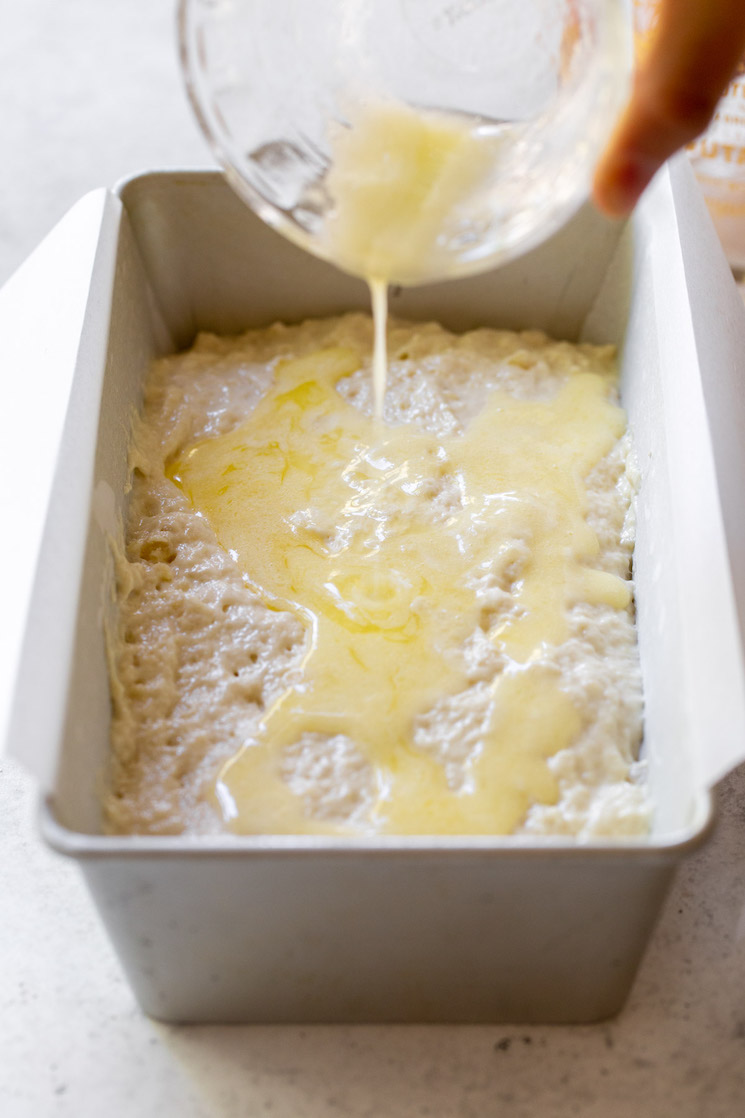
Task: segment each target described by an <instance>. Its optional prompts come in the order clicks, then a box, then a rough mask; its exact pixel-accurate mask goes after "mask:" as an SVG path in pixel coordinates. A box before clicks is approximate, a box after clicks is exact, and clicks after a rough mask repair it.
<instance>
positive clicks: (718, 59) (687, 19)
mask: <svg viewBox="0 0 745 1118" xmlns="http://www.w3.org/2000/svg"><path fill="white" fill-rule="evenodd" d="M744 52H745V0H662V2H661V4H660V11H659V21H658V23H657V26H656V29H655V31H654V32H653V34H652V38H651V41H650V43H649V48H648V50H647V53H646V55H645V57H644V59H643V61H642V62H641V63H640V65H639V68H638V70H637V74H636V77H635V80H634V85H633V89H632V94H631V98H630V101H629V104H628V106H627V107H626V110H625V111H624V113H623V115H622V116H621V119H620V121H619V122H618V125H617V127H616V129H615V131H614V133H613V135H612V137H611V140H610V143H609V145H608V147H607V149H606V151H605V153H604V154H603V156H602V158H601V160H600V162H599V164H598V166H597V169H596V172H595V180H594V183H593V196H594V198H595V201H596V203H597V205H598V206H599V208H600V209H601V210H603V211H604V212H605V213H607V214H610V215H611V216H622V215H625V214H627V213H628V212H629V211H630V210H631V209H632V208H633V206H634V204H635V203H636V201H637V200H638V198H639V196H640V195H641V193H642V191H643V190H644V188H645V187H646V186H647V184H648V183H649V181H650V179H651V178H652V177H653V175H654V174H655V172H656V171H657V170H658V169H659V168H660V167H661V166H662V164H663V163H664V162H665V160H666V159H668V158H669V157H670V156H671V155H672V154H673V153H674V152H675V151H677V150H678V149H679V148H680V147H682V146H683V145H684V144H686V143H688V142H689V141H690V140H693V139H694V138H695V137H696V136H697V135H699V133H700V132H702V131H703V130H704V129H705V128H706V126H707V124H708V123H709V121H710V119H711V117H712V115H713V113H714V110H715V108H716V105H717V102H718V100H719V98H720V97H721V95H722V94H723V93H724V91H725V89H726V88H727V85H728V83H729V81H730V79H731V77H732V75H733V74H734V71H735V69H736V67H737V63H738V62H739V60H740V58H741V56H742V55H743V53H744Z"/></svg>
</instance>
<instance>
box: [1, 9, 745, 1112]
mask: <svg viewBox="0 0 745 1118" xmlns="http://www.w3.org/2000/svg"><path fill="white" fill-rule="evenodd" d="M174 6H175V5H174V3H173V2H172V0H106V2H105V3H97V2H96V0H66V2H65V3H64V4H60V3H58V2H55V0H24V2H23V3H22V4H20V3H11V0H0V27H2V33H1V34H0V105H2V110H1V113H0V151H2V159H0V282H2V281H3V280H4V279H5V278H6V277H7V276H8V275H9V274H10V273H11V272H12V271H13V269H14V268H15V267H16V266H17V265H18V264H19V263H20V262H21V260H22V259H23V258H24V257H25V256H26V255H27V254H28V253H29V252H30V251H31V249H32V248H33V247H34V245H35V244H36V243H37V242H38V241H39V240H40V239H41V237H42V236H43V235H44V234H45V233H46V232H47V230H48V229H49V228H50V227H51V226H52V225H53V224H54V223H55V222H56V221H57V220H58V219H59V218H60V217H61V216H62V215H63V213H64V212H65V211H66V210H67V208H68V207H69V206H70V205H71V204H72V203H73V202H75V201H76V200H77V199H78V198H79V197H80V196H81V195H82V194H84V193H85V192H86V191H87V190H89V189H91V188H92V187H95V186H100V185H108V184H111V183H113V182H115V181H116V180H117V179H118V178H119V177H121V176H122V175H125V174H129V173H131V172H132V171H135V170H139V169H142V168H144V167H148V166H159V167H168V166H207V165H209V157H208V155H207V152H206V150H205V146H204V144H203V142H202V139H201V137H200V136H199V135H198V133H197V130H196V127H195V125H194V124H193V122H192V119H191V116H190V113H189V110H188V108H187V105H186V102H185V98H184V95H183V93H182V89H181V84H180V80H179V78H178V74H177V66H176V58H175V47H174V33H173V18H174V12H173V9H174ZM0 375H2V376H3V377H8V376H12V370H9V369H7V368H5V369H3V370H1V371H0ZM49 375H50V376H51V375H53V370H50V374H49ZM11 427H12V429H13V430H12V431H11ZM12 435H15V438H16V440H17V443H16V445H20V443H19V442H18V440H21V439H25V440H26V442H28V441H29V440H30V439H31V438H32V436H33V431H32V428H31V426H30V424H29V426H28V428H27V430H26V431H25V433H24V427H23V418H22V417H21V418H20V420H19V417H17V416H13V417H12V423H11V422H10V417H8V416H7V415H6V416H4V417H2V415H1V413H0V443H1V444H2V447H3V450H4V452H5V453H8V454H10V461H11V462H13V469H14V470H16V468H17V458H14V457H13V454H12V441H10V442H9V440H11V436H12ZM7 470H8V466H7V465H5V464H3V465H2V466H0V473H2V472H5V473H6V474H7ZM16 538H17V537H14V539H16ZM22 542H23V541H22V540H21V541H19V543H21V544H22ZM4 550H6V551H7V549H4ZM13 554H14V556H19V557H20V558H22V559H23V560H26V559H27V558H28V557H27V556H26V555H25V554H23V552H22V551H21V552H20V553H19V552H18V550H17V549H15V550H14V552H13ZM14 561H15V559H14ZM2 654H3V659H2V662H1V663H0V671H2V673H4V674H5V675H7V673H8V672H9V671H10V670H12V662H13V658H14V654H15V653H14V649H13V648H11V647H8V643H7V640H6V644H5V646H4V647H3V649H2ZM0 713H2V712H0ZM719 805H720V813H719V825H718V828H717V830H716V832H715V834H714V837H713V839H712V840H711V842H710V843H709V844H708V846H707V847H706V848H705V849H704V850H703V851H701V852H700V853H699V854H697V855H696V856H695V857H694V858H693V859H692V860H691V861H690V862H688V863H687V864H686V866H685V867H684V869H683V871H682V872H681V874H680V876H679V878H678V881H677V884H676V886H675V887H674V889H673V892H672V893H671V895H670V897H669V900H668V903H667V905H666V908H665V910H664V913H663V916H662V919H661V921H660V924H659V926H658V928H657V930H656V932H655V935H654V937H653V940H652V943H651V945H650V948H649V951H648V953H647V955H646V958H645V960H644V963H643V965H642V968H641V971H640V973H639V975H638V978H637V981H636V984H635V986H634V989H633V992H632V995H631V998H630V1001H629V1003H628V1005H627V1007H626V1009H625V1010H624V1011H623V1013H622V1014H621V1015H620V1016H619V1017H618V1018H617V1019H616V1020H614V1021H612V1022H609V1023H607V1024H603V1025H598V1026H590V1027H581V1028H579V1027H566V1028H563V1027H551V1028H548V1027H546V1028H521V1027H516V1028H510V1027H505V1026H494V1027H487V1026H474V1027H466V1026H457V1027H450V1026H438V1027H435V1026H428V1027H415V1026H409V1027H360V1026H358V1027H344V1026H335V1027H332V1026H323V1027H320V1026H317V1027H303V1028H300V1027H288V1026H283V1027H279V1026H276V1027H267V1028H263V1027H239V1026H231V1027H224V1028H219V1027H214V1026H211V1027H200V1028H197V1027H188V1028H177V1027H167V1026H162V1025H158V1024H155V1023H153V1022H152V1021H149V1020H148V1019H146V1018H144V1017H143V1016H142V1015H141V1014H140V1012H139V1010H138V1009H137V1007H136V1006H135V1004H134V1001H133V998H132V995H131V994H130V992H129V989H128V987H127V986H126V984H125V982H124V980H123V978H122V975H121V972H120V970H119V966H118V963H117V962H116V959H115V958H114V956H113V953H112V950H111V948H110V947H109V944H108V941H107V940H106V938H105V936H104V933H103V931H102V929H101V927H100V925H99V923H98V920H97V917H96V914H95V912H94V910H93V908H92V905H91V903H90V901H89V899H88V896H87V893H86V892H85V889H84V887H83V884H82V881H81V879H80V877H79V875H78V872H77V869H76V868H75V867H74V866H72V865H69V864H68V863H66V862H64V861H63V860H61V859H59V858H57V857H56V856H54V855H53V854H51V853H50V852H49V851H47V850H46V849H45V848H44V847H43V846H42V844H41V842H40V840H39V839H38V837H37V833H36V829H35V820H34V812H35V792H34V787H33V783H32V781H31V780H30V778H29V777H27V776H26V775H25V774H24V773H23V772H22V771H21V770H20V768H19V767H18V766H17V765H16V764H15V763H14V762H11V761H9V760H7V759H0V851H2V853H1V855H0V1100H2V1102H1V1103H0V1113H2V1114H3V1116H4V1118H5V1116H8V1118H41V1116H45V1115H50V1116H57V1115H59V1116H60V1118H66V1116H70V1118H89V1116H90V1118H93V1116H94V1115H95V1116H96V1118H98V1116H99V1115H100V1114H107V1115H110V1116H111V1118H118V1116H119V1115H122V1116H127V1118H128V1116H130V1115H136V1116H137V1118H149V1116H150V1115H156V1114H157V1115H159V1116H170V1115H178V1116H179V1118H198V1116H199V1118H202V1116H203V1118H215V1116H217V1118H234V1116H235V1118H238V1116H245V1115H251V1116H254V1115H256V1116H258V1115H273V1116H281V1118H327V1116H329V1118H330V1116H333V1115H342V1116H344V1118H363V1116H370V1118H372V1116H375V1118H378V1116H384V1118H414V1116H424V1115H432V1116H442V1118H461V1116H462V1118H485V1116H492V1115H494V1116H499V1118H565V1116H566V1118H569V1116H582V1118H628V1116H630V1115H640V1116H643V1118H739V1116H740V1115H741V1114H743V1112H745V1103H744V1102H743V1099H745V769H741V770H739V771H738V772H736V773H734V774H733V775H732V776H731V777H730V778H728V779H727V780H726V781H725V782H724V784H723V785H722V787H721V789H720V790H719Z"/></svg>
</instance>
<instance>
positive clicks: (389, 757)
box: [169, 346, 630, 834]
mask: <svg viewBox="0 0 745 1118" xmlns="http://www.w3.org/2000/svg"><path fill="white" fill-rule="evenodd" d="M359 366H360V358H359V355H358V353H357V352H356V351H355V350H351V349H346V348H343V347H339V346H336V347H332V348H327V349H324V350H321V351H318V352H315V353H311V354H309V355H307V356H303V357H299V358H295V359H289V360H286V361H283V362H280V363H279V364H278V366H277V368H276V371H275V378H274V383H273V385H272V386H271V388H270V389H269V391H268V392H267V393H266V394H265V395H264V396H263V398H262V399H261V400H260V401H259V402H258V404H257V406H256V407H255V409H254V410H253V411H252V413H251V414H250V415H249V416H248V418H247V419H245V421H244V422H243V423H242V424H240V425H239V426H238V427H236V428H235V429H234V430H231V431H229V432H228V433H227V434H224V435H220V436H218V437H216V438H210V439H207V440H204V441H202V442H199V443H198V444H197V445H195V446H193V447H192V448H191V449H190V450H188V451H187V452H186V453H185V454H184V455H183V456H181V457H179V458H178V459H177V460H175V461H174V462H173V463H172V464H171V467H170V471H169V472H170V476H171V477H172V478H173V479H174V480H175V481H176V482H177V484H178V485H179V486H180V487H181V488H182V489H183V491H184V492H185V493H186V494H187V496H188V498H189V500H190V501H191V503H192V505H193V507H194V509H195V510H196V512H197V513H199V514H200V515H201V516H203V517H205V518H206V520H207V521H208V523H209V524H210V526H211V527H212V529H213V530H214V532H215V534H216V536H217V539H218V540H219V542H220V544H221V545H222V547H223V548H224V549H226V551H228V552H229V553H230V554H231V555H232V556H233V557H234V558H235V559H236V560H237V562H238V563H239V564H240V566H241V568H242V570H243V571H244V573H245V576H246V579H247V581H248V583H249V585H251V587H252V588H253V589H254V590H255V591H256V592H258V593H259V594H260V596H261V597H262V598H263V599H264V601H265V602H266V603H268V604H269V605H270V606H271V607H272V608H273V609H276V610H278V611H280V610H289V611H291V612H293V613H294V614H295V615H296V616H297V617H299V618H300V619H301V620H302V622H303V625H304V626H305V629H306V647H305V654H304V657H303V661H302V667H301V671H300V672H299V674H298V675H297V677H296V678H294V679H292V680H291V682H290V683H288V685H287V687H286V688H285V690H284V691H283V692H282V693H281V694H280V695H279V697H278V698H277V699H276V700H275V701H274V702H273V704H272V705H271V706H270V707H269V708H268V709H267V710H266V711H265V712H264V715H263V718H262V720H261V723H260V725H259V728H258V732H257V733H256V735H255V737H253V738H252V739H251V740H249V741H247V742H246V744H245V745H244V747H243V748H242V749H241V750H240V751H239V752H238V754H237V755H236V756H235V757H233V758H232V759H231V760H230V761H229V762H228V763H227V764H226V765H225V766H224V768H223V770H222V772H221V773H220V775H219V778H218V781H217V787H216V792H217V798H218V800H219V803H220V806H221V809H222V811H223V815H224V817H225V820H226V823H227V825H229V826H230V827H231V828H233V829H235V830H237V831H240V832H256V833H260V832H273V833H302V832H311V833H313V832H325V833H328V832H332V833H333V832H337V833H350V832H351V833H360V832H362V833H366V832H367V833H374V832H392V833H457V834H469V833H486V834H489V833H491V834H500V833H509V832H511V831H513V830H514V829H515V827H516V826H517V825H518V824H519V823H520V822H521V820H522V819H523V818H524V817H525V814H526V812H527V810H528V809H529V807H530V806H531V805H532V804H553V803H555V802H556V800H557V797H558V788H557V781H556V777H555V776H554V774H553V773H552V771H551V768H550V766H549V764H548V763H547V762H548V760H549V758H550V757H551V756H552V755H554V754H556V753H557V752H558V751H561V750H563V749H565V748H567V747H568V746H570V745H571V744H572V742H573V741H574V740H575V739H576V738H577V737H578V735H579V734H580V733H581V731H582V729H583V722H584V715H583V713H582V712H581V711H580V710H579V709H578V708H577V706H576V705H575V703H574V702H573V700H572V697H571V695H570V694H568V693H567V691H566V690H565V689H563V688H562V686H561V679H560V675H559V672H558V671H557V670H556V667H555V665H554V661H553V660H552V657H551V655H550V653H551V651H552V650H553V649H555V647H556V646H558V645H560V644H561V643H562V641H564V640H565V639H566V636H567V616H568V611H569V610H570V609H571V608H572V606H574V605H575V604H576V603H578V602H587V603H590V604H591V605H592V604H603V605H604V606H606V607H609V608H611V609H615V610H619V611H625V610H626V608H627V606H628V604H629V599H630V591H629V583H628V582H627V581H625V580H624V579H622V578H621V577H619V576H617V575H615V574H612V573H608V572H606V571H602V570H598V569H595V566H594V564H595V561H596V560H597V557H598V550H599V548H598V541H597V538H596V536H595V534H594V532H593V531H592V530H591V528H590V527H589V526H588V523H587V520H586V516H585V514H586V496H585V487H584V479H585V478H586V477H587V476H588V474H590V472H591V471H592V470H593V468H595V467H596V466H597V465H598V463H600V462H601V461H602V460H603V459H604V458H605V456H606V455H607V454H608V453H609V451H610V450H611V448H612V447H613V446H614V445H615V444H616V442H617V440H618V439H619V437H620V436H621V435H622V433H623V431H624V427H625V417H624V413H623V411H622V410H621V409H620V408H619V407H617V406H616V405H615V404H613V403H612V402H611V401H610V400H609V398H608V382H607V379H605V378H604V377H602V376H600V375H597V374H595V373H592V372H577V373H575V374H574V375H572V376H570V377H568V378H567V379H566V381H565V382H564V383H563V384H562V385H561V386H560V387H559V388H558V390H557V392H556V394H555V395H554V396H553V398H550V399H538V400H526V399H520V398H516V397H515V395H514V394H511V393H507V392H503V391H499V390H494V391H492V392H491V393H490V394H489V395H488V397H487V399H486V402H485V405H484V406H483V408H482V409H481V411H480V412H479V413H478V414H477V415H476V416H475V417H474V418H472V419H471V421H470V422H469V423H468V425H467V426H466V427H465V430H464V431H463V432H462V433H457V434H451V435H445V436H436V435H435V434H433V433H432V432H429V431H427V430H425V429H422V427H421V426H415V425H412V424H407V423H401V424H399V425H395V426H394V425H388V426H386V427H384V428H381V426H380V425H379V424H378V423H376V422H375V421H374V420H373V419H372V418H370V417H369V416H368V415H365V414H364V413H363V412H362V411H360V410H358V409H357V408H355V407H353V406H352V405H351V404H350V403H349V402H348V401H347V400H346V399H345V398H344V396H343V394H342V392H340V391H339V389H340V387H342V386H343V383H344V381H345V379H346V378H349V377H350V376H352V375H353V374H354V373H355V371H356V370H358V368H359ZM443 479H447V481H448V484H449V486H450V488H451V489H452V490H453V491H454V492H456V493H457V495H458V499H457V501H454V502H453V504H452V508H451V510H450V511H449V514H448V515H447V516H446V517H445V518H444V519H443V518H442V517H433V516H432V510H431V506H430V501H429V499H428V494H430V493H431V492H432V491H433V490H434V489H437V488H438V487H441V486H442V482H443ZM516 538H518V539H521V540H523V541H525V543H526V545H527V548H528V553H529V560H528V562H527V563H525V564H523V565H522V567H521V569H520V570H519V571H513V572H512V577H513V585H512V586H511V592H512V595H513V597H514V599H515V601H516V603H517V609H512V610H511V611H508V612H507V614H506V615H505V616H504V618H503V619H502V620H501V621H497V623H492V622H490V623H489V625H488V626H487V628H488V639H489V641H491V642H492V644H493V645H494V647H495V649H496V650H498V651H499V652H500V654H501V655H502V656H503V657H504V661H505V668H504V670H503V671H501V672H499V673H498V674H497V675H496V676H495V677H494V679H493V680H492V681H491V683H490V684H489V687H490V694H489V704H488V715H487V718H486V722H485V725H484V727H483V733H482V735H481V738H482V740H481V747H480V749H478V750H477V751H476V752H475V754H474V756H473V758H472V759H471V761H470V762H469V765H468V779H467V780H466V781H465V782H462V783H461V784H460V786H459V787H458V788H456V789H454V788H453V787H452V786H451V784H450V783H449V782H448V780H447V777H446V772H445V769H444V768H443V766H442V765H441V764H439V763H438V761H437V760H436V759H434V758H433V757H431V756H430V755H428V754H427V753H426V752H424V751H422V750H420V749H419V748H417V745H416V743H415V740H414V726H415V724H416V722H417V719H419V718H421V717H422V716H426V715H427V713H428V712H430V711H432V710H433V709H435V708H436V706H437V703H438V702H440V701H441V700H442V699H443V697H447V696H454V695H457V694H458V693H460V692H462V691H463V690H464V689H465V688H466V686H467V679H466V667H465V662H464V655H463V649H464V645H465V643H466V642H467V641H468V639H469V637H470V636H471V634H473V632H474V631H475V630H478V629H479V626H480V625H481V627H482V628H484V623H483V618H482V614H483V603H482V601H481V599H480V597H479V594H478V592H477V587H478V584H479V579H480V577H481V576H482V575H483V573H484V572H485V571H487V570H491V569H493V566H494V560H495V556H496V557H497V558H498V557H499V555H500V550H501V551H504V552H505V570H508V569H509V564H508V562H507V560H508V558H509V556H508V555H507V554H506V552H507V550H508V548H509V546H510V543H509V542H510V541H514V540H515V539H516ZM309 734H310V735H316V736H320V737H321V738H327V739H329V740H332V739H334V740H338V741H340V742H346V743H349V744H350V745H351V747H352V748H353V749H356V750H359V751H361V753H362V754H363V755H364V757H365V758H366V760H367V762H368V763H369V764H370V765H371V767H372V771H373V773H374V795H373V802H372V805H371V807H370V810H369V811H368V812H367V814H366V817H365V818H364V819H363V820H362V821H358V822H354V821H348V820H347V821H343V822H339V823H333V822H330V821H329V820H327V819H326V820H318V819H315V818H312V817H311V816H309V815H308V814H307V812H306V810H305V807H304V802H303V798H302V797H301V796H300V795H297V794H295V793H294V792H293V791H292V789H291V788H290V786H289V784H288V783H287V782H286V781H285V779H284V777H283V764H284V759H285V758H286V756H287V753H288V751H291V750H292V749H293V748H295V747H296V746H297V743H298V742H300V741H302V740H303V739H304V736H306V735H309Z"/></svg>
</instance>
